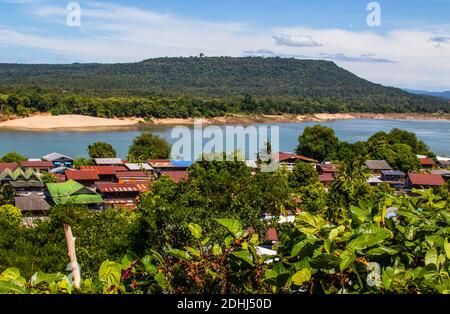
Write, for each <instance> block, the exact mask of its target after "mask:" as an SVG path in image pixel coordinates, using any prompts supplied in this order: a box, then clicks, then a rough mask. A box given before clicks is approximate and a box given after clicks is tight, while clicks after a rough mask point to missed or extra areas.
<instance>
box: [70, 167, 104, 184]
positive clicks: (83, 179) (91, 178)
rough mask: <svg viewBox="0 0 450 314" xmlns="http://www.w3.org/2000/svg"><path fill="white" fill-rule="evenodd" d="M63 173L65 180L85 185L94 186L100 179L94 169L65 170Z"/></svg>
mask: <svg viewBox="0 0 450 314" xmlns="http://www.w3.org/2000/svg"><path fill="white" fill-rule="evenodd" d="M64 174H65V175H66V178H67V180H74V181H77V182H79V183H81V184H83V185H85V186H94V185H95V182H97V181H99V180H100V177H99V176H98V174H97V172H96V171H95V170H66V171H65V172H64Z"/></svg>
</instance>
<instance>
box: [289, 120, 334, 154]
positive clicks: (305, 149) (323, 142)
mask: <svg viewBox="0 0 450 314" xmlns="http://www.w3.org/2000/svg"><path fill="white" fill-rule="evenodd" d="M298 142H299V144H298V146H297V154H301V155H305V156H308V157H311V158H314V159H317V160H319V161H323V160H325V159H326V158H327V157H328V156H331V155H332V154H334V153H335V152H336V150H337V148H338V146H339V139H338V138H337V137H336V135H335V134H334V130H333V129H332V128H329V127H325V126H321V125H315V126H311V127H306V128H305V130H304V131H303V134H302V135H300V136H299V138H298Z"/></svg>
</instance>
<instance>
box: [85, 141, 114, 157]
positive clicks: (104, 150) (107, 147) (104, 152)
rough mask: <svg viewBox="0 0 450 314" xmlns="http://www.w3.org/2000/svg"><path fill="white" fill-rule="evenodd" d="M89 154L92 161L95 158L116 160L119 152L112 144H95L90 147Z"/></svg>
mask: <svg viewBox="0 0 450 314" xmlns="http://www.w3.org/2000/svg"><path fill="white" fill-rule="evenodd" d="M88 153H89V157H91V159H95V158H115V157H116V156H117V152H116V151H115V149H114V148H113V147H112V145H111V144H108V143H104V142H95V143H93V144H92V145H89V146H88Z"/></svg>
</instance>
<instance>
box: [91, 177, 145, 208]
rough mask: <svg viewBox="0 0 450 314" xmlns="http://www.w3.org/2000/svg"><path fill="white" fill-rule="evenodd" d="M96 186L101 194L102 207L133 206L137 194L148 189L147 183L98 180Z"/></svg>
mask: <svg viewBox="0 0 450 314" xmlns="http://www.w3.org/2000/svg"><path fill="white" fill-rule="evenodd" d="M96 187H97V191H98V192H99V193H101V194H102V196H103V207H104V208H109V207H115V208H117V207H119V208H121V207H125V208H134V207H135V206H136V205H135V204H136V200H137V198H138V197H139V194H140V193H142V192H145V191H148V188H149V184H148V183H145V184H144V183H139V184H135V183H107V182H99V183H97V184H96Z"/></svg>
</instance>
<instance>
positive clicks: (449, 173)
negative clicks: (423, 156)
mask: <svg viewBox="0 0 450 314" xmlns="http://www.w3.org/2000/svg"><path fill="white" fill-rule="evenodd" d="M431 173H432V174H437V175H440V176H442V178H444V180H445V181H446V182H449V181H450V170H446V169H439V170H433V171H431Z"/></svg>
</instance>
